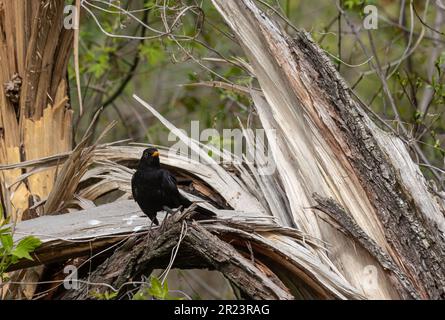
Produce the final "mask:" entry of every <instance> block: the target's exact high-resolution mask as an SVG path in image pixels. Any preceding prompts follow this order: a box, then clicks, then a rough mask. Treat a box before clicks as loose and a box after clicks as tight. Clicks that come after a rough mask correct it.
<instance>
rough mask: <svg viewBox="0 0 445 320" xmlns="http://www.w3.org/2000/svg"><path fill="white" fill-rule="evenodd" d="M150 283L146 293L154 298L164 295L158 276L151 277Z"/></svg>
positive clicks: (160, 297)
mask: <svg viewBox="0 0 445 320" xmlns="http://www.w3.org/2000/svg"><path fill="white" fill-rule="evenodd" d="M150 284H151V286H150V289H148V293H149V294H151V295H152V296H153V297H155V298H158V299H162V298H163V297H164V290H163V288H162V284H161V281H159V279H158V278H156V277H153V278H151V281H150Z"/></svg>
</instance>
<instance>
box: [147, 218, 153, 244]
mask: <svg viewBox="0 0 445 320" xmlns="http://www.w3.org/2000/svg"><path fill="white" fill-rule="evenodd" d="M150 220H151V219H150ZM152 227H153V220H151V223H150V228H149V229H148V237H147V240H148V241H151V238H152V232H151V231H152Z"/></svg>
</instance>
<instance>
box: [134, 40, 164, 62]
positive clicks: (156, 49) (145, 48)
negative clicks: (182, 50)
mask: <svg viewBox="0 0 445 320" xmlns="http://www.w3.org/2000/svg"><path fill="white" fill-rule="evenodd" d="M139 54H140V55H141V56H142V57H144V58H145V59H146V60H147V62H148V63H149V64H150V65H151V66H154V65H157V64H160V63H162V62H163V61H165V50H164V48H163V47H162V46H161V42H160V41H158V40H156V41H150V42H144V43H141V44H140V45H139Z"/></svg>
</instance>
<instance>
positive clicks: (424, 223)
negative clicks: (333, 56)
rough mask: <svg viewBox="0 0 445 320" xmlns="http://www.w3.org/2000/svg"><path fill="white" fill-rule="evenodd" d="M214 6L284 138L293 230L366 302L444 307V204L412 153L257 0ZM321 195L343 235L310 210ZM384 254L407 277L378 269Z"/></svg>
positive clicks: (265, 114) (304, 40)
mask: <svg viewBox="0 0 445 320" xmlns="http://www.w3.org/2000/svg"><path fill="white" fill-rule="evenodd" d="M213 3H214V4H215V6H216V7H217V9H218V10H219V12H220V13H221V15H222V16H223V17H224V19H225V20H226V22H227V24H228V25H229V26H230V27H231V28H232V30H233V31H234V33H235V34H236V35H237V37H238V39H239V42H240V44H241V45H242V47H243V48H244V51H245V53H246V55H247V56H248V58H249V62H250V63H251V64H252V67H253V70H254V72H255V75H256V77H257V79H258V81H259V83H260V85H261V89H262V91H263V93H264V97H265V98H263V97H262V96H261V95H259V94H256V93H253V100H254V102H255V105H256V108H257V110H258V112H259V114H260V118H261V120H262V123H263V125H265V127H268V128H273V129H276V130H277V131H278V134H279V136H278V140H280V141H279V147H280V149H281V150H280V151H281V152H282V153H280V154H279V155H278V157H277V158H276V161H277V164H278V170H279V171H280V173H281V174H282V175H283V176H284V175H287V176H288V177H287V179H285V189H286V192H287V194H288V195H289V197H290V199H289V202H290V203H291V208H292V213H291V214H292V218H293V220H294V221H295V223H296V224H297V225H298V226H299V228H301V229H302V230H304V231H305V232H308V233H309V234H311V235H313V236H316V237H319V238H321V239H323V240H325V241H327V242H328V243H330V244H331V245H333V248H332V249H333V250H332V249H331V253H330V256H331V257H332V261H333V262H334V264H335V265H336V266H337V267H338V268H339V269H341V270H342V274H343V275H344V276H345V277H346V278H347V279H348V280H349V281H350V282H351V283H352V284H353V285H354V286H355V287H362V288H363V291H364V293H365V294H366V295H367V296H368V297H376V298H396V297H406V298H431V299H438V298H445V259H444V257H445V242H444V238H443V235H444V232H445V219H444V215H443V212H444V210H443V200H442V199H440V198H438V197H436V196H435V195H433V194H432V193H430V191H429V189H428V185H427V183H426V181H425V179H424V178H423V176H422V174H421V172H420V170H419V168H418V167H417V165H415V164H414V163H413V162H412V161H411V159H410V156H409V153H408V151H407V147H408V146H407V145H405V144H404V143H403V142H402V141H401V140H400V139H399V138H398V137H395V136H394V135H392V134H389V133H386V132H383V131H382V130H380V129H379V128H378V127H377V126H376V125H375V124H374V123H373V122H372V120H371V119H370V118H369V117H368V115H366V114H365V112H364V110H363V109H362V108H361V107H360V106H359V104H358V103H357V102H356V101H354V100H353V99H352V98H351V95H350V90H349V89H348V87H347V85H346V84H345V83H344V82H343V80H342V79H341V77H340V76H339V75H338V73H337V71H336V70H335V68H334V67H333V65H332V63H331V62H330V60H329V59H328V57H327V56H326V55H325V54H324V53H323V52H322V50H321V49H320V48H319V47H318V46H317V44H315V43H314V42H313V41H312V40H311V39H310V36H309V35H308V34H306V33H305V32H298V34H297V36H296V37H295V38H293V39H292V38H290V37H289V36H287V35H286V34H285V33H284V32H283V31H281V30H280V28H279V27H277V25H276V24H275V23H274V22H272V21H271V20H270V19H269V18H268V17H267V16H266V15H265V14H264V13H263V12H261V11H260V10H259V9H258V8H257V7H256V5H255V3H254V2H253V1H251V0H242V1H235V0H228V1H225V0H213ZM286 182H287V183H286ZM314 192H316V193H318V194H320V197H321V198H319V200H320V199H322V198H332V199H333V201H334V202H332V203H337V204H338V206H339V207H342V208H343V209H342V210H341V211H338V210H336V209H337V208H336V207H332V208H330V209H329V208H327V207H326V206H323V211H325V212H326V213H327V214H328V215H329V211H336V212H337V213H338V214H339V216H337V217H336V219H335V220H336V221H335V222H336V223H337V224H340V225H341V228H343V229H346V231H347V233H346V235H345V234H344V233H342V232H340V231H339V230H337V229H336V228H334V227H332V226H331V225H329V224H327V223H326V222H325V218H327V217H322V216H321V215H320V212H317V211H315V210H307V209H306V208H308V207H311V206H313V205H314V200H313V193H314ZM318 203H319V204H320V201H318ZM327 203H330V202H325V204H327ZM341 215H347V217H344V218H343V219H341ZM329 216H330V217H333V215H332V214H330V215H329ZM322 218H323V219H322ZM346 218H347V219H346ZM328 219H329V218H328ZM344 221H353V222H354V227H358V228H360V230H361V231H363V233H361V234H362V236H363V237H366V238H369V240H372V246H364V245H363V243H360V242H359V241H358V239H356V236H357V233H354V232H353V230H351V228H352V225H350V224H346V223H342V222H344ZM355 246H357V247H359V249H357V250H356V248H355ZM377 251H382V252H384V253H385V255H387V256H388V258H389V259H390V261H391V264H393V265H394V268H396V269H397V273H398V274H399V275H400V276H394V275H393V274H391V270H389V269H388V266H387V265H384V264H382V262H381V261H379V258H378V257H377V255H376V252H377ZM368 265H372V266H374V267H375V269H376V270H377V271H378V281H377V282H378V283H376V284H375V286H373V288H367V287H366V286H365V285H364V283H363V281H364V278H365V277H364V270H366V267H367V266H368Z"/></svg>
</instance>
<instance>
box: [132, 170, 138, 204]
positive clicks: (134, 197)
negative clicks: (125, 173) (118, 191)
mask: <svg viewBox="0 0 445 320" xmlns="http://www.w3.org/2000/svg"><path fill="white" fill-rule="evenodd" d="M136 174H137V173H136ZM136 174H135V175H134V176H133V177H132V178H131V193H132V194H133V199H135V200H136V198H137V197H138V188H137V186H136V183H135V179H136Z"/></svg>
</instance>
